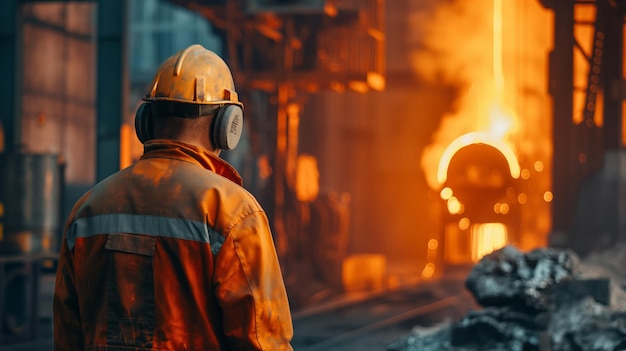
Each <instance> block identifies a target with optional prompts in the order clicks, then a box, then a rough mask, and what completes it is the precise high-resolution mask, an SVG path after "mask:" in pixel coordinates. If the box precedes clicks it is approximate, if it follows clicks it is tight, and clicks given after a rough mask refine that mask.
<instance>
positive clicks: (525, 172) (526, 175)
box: [520, 169, 530, 179]
mask: <svg viewBox="0 0 626 351" xmlns="http://www.w3.org/2000/svg"><path fill="white" fill-rule="evenodd" d="M520 175H521V176H522V179H528V178H530V171H529V170H527V169H523V170H522V172H521V173H520Z"/></svg>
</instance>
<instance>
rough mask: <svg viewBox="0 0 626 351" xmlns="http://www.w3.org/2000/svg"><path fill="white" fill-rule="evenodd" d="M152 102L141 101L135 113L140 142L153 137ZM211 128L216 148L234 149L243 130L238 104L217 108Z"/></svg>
mask: <svg viewBox="0 0 626 351" xmlns="http://www.w3.org/2000/svg"><path fill="white" fill-rule="evenodd" d="M152 104H153V103H152V102H144V103H142V104H141V105H140V106H139V108H138V109H137V112H136V113H135V132H136V134H137V138H138V139H139V141H140V142H141V143H142V144H143V143H146V142H147V141H148V140H151V139H154V129H153V126H152V112H153V111H152V109H153V106H152ZM213 109H214V107H213ZM211 129H212V135H211V138H212V140H213V142H214V143H215V146H216V147H217V148H219V149H222V150H232V149H234V148H235V147H236V146H237V144H238V143H239V139H241V134H242V132H243V110H242V109H241V107H240V106H239V105H226V106H224V107H222V108H219V110H218V111H217V113H216V116H215V119H214V121H213V125H212V128H211Z"/></svg>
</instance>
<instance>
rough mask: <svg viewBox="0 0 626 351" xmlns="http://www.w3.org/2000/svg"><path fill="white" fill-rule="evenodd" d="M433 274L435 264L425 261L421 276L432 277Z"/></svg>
mask: <svg viewBox="0 0 626 351" xmlns="http://www.w3.org/2000/svg"><path fill="white" fill-rule="evenodd" d="M434 274H435V265H434V264H433V263H427V264H426V266H424V269H423V270H422V278H424V279H428V278H432V276H433V275H434Z"/></svg>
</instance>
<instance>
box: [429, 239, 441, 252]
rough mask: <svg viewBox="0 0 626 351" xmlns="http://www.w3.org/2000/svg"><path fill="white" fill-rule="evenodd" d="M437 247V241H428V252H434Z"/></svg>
mask: <svg viewBox="0 0 626 351" xmlns="http://www.w3.org/2000/svg"><path fill="white" fill-rule="evenodd" d="M437 246H439V242H438V241H437V239H430V240H428V249H429V250H436V249H437Z"/></svg>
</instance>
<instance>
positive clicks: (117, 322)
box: [54, 140, 293, 351]
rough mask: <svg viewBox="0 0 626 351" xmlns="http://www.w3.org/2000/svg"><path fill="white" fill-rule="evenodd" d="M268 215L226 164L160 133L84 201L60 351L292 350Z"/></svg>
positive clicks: (69, 256) (71, 253) (61, 303)
mask: <svg viewBox="0 0 626 351" xmlns="http://www.w3.org/2000/svg"><path fill="white" fill-rule="evenodd" d="M292 334H293V329H292V323H291V315H290V311H289V305H288V301H287V295H286V292H285V287H284V283H283V280H282V275H281V272H280V267H279V264H278V260H277V257H276V251H275V248H274V243H273V241H272V235H271V232H270V229H269V224H268V221H267V217H266V215H265V213H264V212H263V210H262V209H261V207H260V206H259V204H258V202H257V201H256V200H255V199H254V198H253V197H252V195H250V194H249V193H248V192H247V191H246V190H245V189H244V188H242V187H241V178H240V177H239V175H238V174H237V172H236V171H235V170H234V169H233V168H232V167H230V166H229V165H228V164H227V163H226V162H224V161H223V160H221V159H220V158H218V157H215V156H213V155H212V154H209V153H207V152H204V151H202V150H201V149H200V148H197V147H194V146H191V145H188V144H184V143H181V142H174V141H167V140H153V141H150V142H147V143H146V144H145V153H144V155H143V156H142V158H141V159H140V160H139V161H138V162H136V163H135V164H134V165H133V166H131V167H128V168H126V169H124V170H121V171H120V172H118V173H116V174H114V175H112V176H110V177H108V178H107V179H105V180H103V181H102V182H100V183H99V184H97V185H96V186H95V187H93V188H92V189H91V190H89V191H88V192H87V193H86V194H85V195H84V196H83V197H82V198H81V199H80V200H79V201H78V202H77V203H76V205H75V206H74V208H73V210H72V213H71V214H70V217H69V219H68V221H67V225H66V231H65V240H64V241H63V243H62V247H61V254H60V258H59V266H58V270H57V279H56V288H55V294H54V338H55V340H54V344H55V350H92V351H96V350H109V351H110V350H125V351H126V350H272V351H274V350H291V349H292V348H291V346H290V341H291V337H292Z"/></svg>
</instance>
